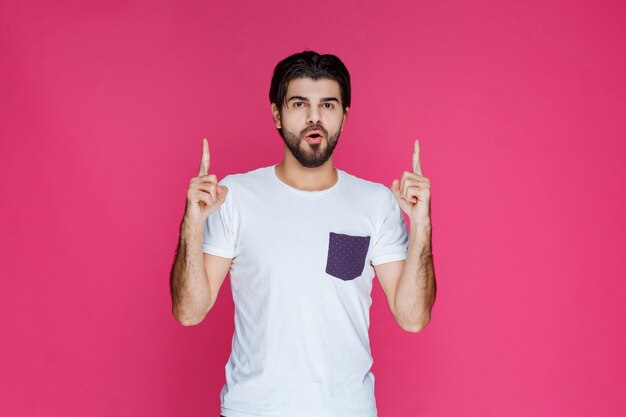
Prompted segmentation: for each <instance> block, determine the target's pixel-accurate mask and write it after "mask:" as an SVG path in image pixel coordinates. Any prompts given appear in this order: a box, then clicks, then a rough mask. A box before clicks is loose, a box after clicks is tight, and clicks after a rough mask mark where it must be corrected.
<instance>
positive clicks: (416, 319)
mask: <svg viewBox="0 0 626 417" xmlns="http://www.w3.org/2000/svg"><path fill="white" fill-rule="evenodd" d="M391 190H392V192H393V194H394V196H395V197H396V201H398V204H399V205H400V208H401V209H402V210H403V211H404V212H405V213H406V214H407V215H408V216H409V219H410V232H409V248H408V253H407V258H406V259H405V260H403V261H397V262H389V263H386V264H382V265H377V266H375V267H374V269H375V271H376V276H377V277H378V279H379V281H380V283H381V286H382V288H383V291H384V292H385V295H386V297H387V302H388V303H389V307H390V309H391V312H392V313H393V315H394V317H395V319H396V322H397V323H398V325H400V327H402V328H403V329H404V330H406V331H410V332H414V333H416V332H419V331H420V330H422V329H423V328H424V327H425V326H426V325H427V324H428V323H429V322H430V316H431V311H432V307H433V304H434V302H435V297H436V293H437V282H436V280H435V270H434V266H433V254H432V239H431V236H432V227H431V221H430V180H428V178H426V177H424V176H423V174H422V168H421V164H420V160H419V141H415V147H414V151H413V172H404V174H403V176H402V180H401V181H398V180H394V181H393V183H392V186H391Z"/></svg>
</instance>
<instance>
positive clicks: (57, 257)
mask: <svg viewBox="0 0 626 417" xmlns="http://www.w3.org/2000/svg"><path fill="white" fill-rule="evenodd" d="M26 3H29V4H26ZM38 3H39V4H38ZM156 3H160V4H156ZM226 3H227V2H219V3H218V2H213V4H211V3H210V2H175V1H170V2H163V1H161V2H151V1H134V2H123V1H116V2H112V1H91V2H81V1H66V2H65V4H61V3H59V2H9V1H5V2H3V4H2V5H1V6H0V33H1V36H0V48H1V52H2V58H1V59H2V64H1V65H0V96H1V97H2V98H1V100H0V106H1V107H0V129H1V142H0V176H1V178H2V182H1V185H0V186H1V189H0V192H1V194H0V195H1V196H2V203H1V204H0V210H1V212H0V214H1V215H0V230H2V233H1V235H2V237H1V239H0V245H1V246H0V249H2V250H1V252H0V253H1V255H0V256H1V260H0V262H1V265H2V291H1V292H0V306H1V307H0V308H2V311H1V314H0V326H1V327H0V331H1V333H0V334H1V336H0V337H1V340H0V375H1V376H0V398H1V399H0V415H2V416H113V415H115V416H209V417H211V416H217V415H218V406H219V389H220V388H221V386H222V384H223V383H224V365H225V363H226V360H227V357H228V354H229V351H230V338H231V335H232V331H233V318H232V315H233V304H232V298H231V294H230V285H229V283H228V280H227V281H226V283H225V286H224V287H223V289H222V291H221V292H220V299H218V303H217V305H216V307H215V308H214V310H212V311H211V313H210V314H209V316H208V317H207V318H206V319H205V321H204V322H203V323H202V324H201V325H199V326H196V327H188V328H186V327H183V326H181V325H180V324H178V323H177V322H176V321H175V320H174V318H173V316H172V314H171V310H170V309H171V304H170V296H169V287H168V280H169V270H170V266H171V263H172V260H173V256H174V251H175V248H176V241H177V237H178V225H179V222H180V219H181V216H182V214H183V210H184V203H185V193H186V189H187V186H188V183H189V179H190V178H191V177H192V176H195V175H196V174H197V169H198V164H199V162H200V152H201V140H202V137H203V136H207V137H208V138H209V141H210V146H211V155H212V168H213V172H214V173H216V174H217V175H218V177H220V178H221V177H222V176H224V175H226V174H228V173H235V172H245V171H247V170H250V169H253V168H256V167H260V166H263V165H268V164H271V163H275V162H278V161H279V160H280V158H281V151H282V141H281V140H280V138H279V137H278V135H277V134H276V133H275V131H274V128H273V125H272V121H271V115H270V112H269V103H268V99H267V91H268V87H269V81H270V76H271V71H272V69H273V67H274V65H275V64H276V63H277V62H278V60H280V59H282V58H283V57H285V56H287V55H288V54H291V53H294V52H298V51H302V50H303V49H305V48H307V49H314V50H317V51H319V52H322V53H326V52H328V53H334V54H337V55H338V56H340V57H341V58H342V59H343V60H344V62H345V63H346V65H347V66H348V68H349V69H350V71H351V74H352V77H353V89H354V93H353V105H352V109H351V112H350V115H349V119H348V122H347V124H346V129H345V130H344V132H343V135H342V137H341V141H340V144H339V146H338V147H337V149H336V158H335V162H336V165H337V166H338V167H340V168H342V169H344V170H347V171H348V172H351V173H353V174H356V175H358V176H361V177H364V178H366V179H370V180H374V181H378V182H382V183H384V184H387V185H389V184H390V183H391V181H392V180H393V178H395V177H399V176H400V174H401V172H402V171H403V170H406V169H410V167H411V152H412V145H413V140H414V139H415V138H419V139H420V141H421V150H422V167H423V169H424V175H425V176H427V177H428V178H430V180H431V182H432V221H433V245H434V256H435V268H436V273H437V279H438V287H439V294H438V299H437V302H436V304H435V307H434V310H433V318H432V321H431V323H430V324H429V325H428V327H427V328H426V329H425V330H424V331H423V332H421V333H418V334H411V333H407V332H404V331H402V330H401V329H400V328H399V327H398V326H397V325H396V324H395V322H394V321H393V318H392V316H391V313H390V312H389V311H388V308H387V306H386V304H385V300H384V296H383V293H382V290H381V288H380V285H379V284H378V282H377V281H376V283H375V288H374V294H373V297H374V305H373V307H372V311H371V314H372V325H371V329H370V330H371V333H370V335H371V340H372V349H373V355H374V361H375V362H374V373H375V375H376V393H377V402H378V409H379V413H380V416H382V417H395V416H398V417H405V416H432V417H454V416H509V417H517V416H590V415H593V416H609V415H611V416H617V415H624V414H625V413H626V399H625V398H626V397H625V396H624V395H623V390H624V381H625V376H626V338H625V337H624V335H623V329H624V323H625V321H626V309H625V307H624V306H625V302H626V295H625V294H626V284H625V280H624V279H625V278H626V273H625V272H626V268H625V266H626V261H625V259H626V256H624V252H625V249H626V244H625V243H626V242H625V239H624V234H625V232H626V225H625V222H624V212H625V207H624V202H625V200H626V195H625V185H626V184H625V178H626V168H625V164H624V162H625V156H626V143H625V137H626V124H625V121H624V119H625V118H624V115H625V114H626V98H625V94H624V92H625V91H626V88H625V87H626V77H625V74H626V30H625V29H624V28H625V27H626V7H625V6H624V2H620V1H603V2H592V1H590V0H587V1H578V2H566V1H554V0H552V1H532V2H526V1H525V2H521V1H520V2H502V1H472V2H459V1H441V0H439V1H418V2H416V1H400V2H398V1H394V2H368V3H369V4H368V5H365V6H364V5H363V4H364V3H365V2H362V1H350V2H337V1H325V0H323V1H317V2H309V3H305V2H293V1H284V2H273V3H274V4H273V5H269V3H268V2H245V3H246V4H245V5H243V6H241V5H240V6H237V7H235V6H232V7H229V6H224V5H225V4H226ZM218 4H219V5H218Z"/></svg>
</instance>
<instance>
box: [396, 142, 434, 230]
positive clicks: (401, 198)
mask: <svg viewBox="0 0 626 417" xmlns="http://www.w3.org/2000/svg"><path fill="white" fill-rule="evenodd" d="M412 165H413V172H410V171H405V172H404V173H403V174H402V177H401V179H400V180H394V181H393V183H392V184H391V191H392V192H393V195H394V197H395V198H396V201H397V202H398V204H399V205H400V208H401V209H402V211H404V212H405V213H406V214H407V215H408V216H409V218H410V219H411V220H414V221H416V222H417V223H418V224H421V223H424V222H427V221H430V180H429V179H428V178H426V177H425V176H424V174H423V173H422V165H421V162H420V145H419V140H416V141H415V144H414V147H413V158H412Z"/></svg>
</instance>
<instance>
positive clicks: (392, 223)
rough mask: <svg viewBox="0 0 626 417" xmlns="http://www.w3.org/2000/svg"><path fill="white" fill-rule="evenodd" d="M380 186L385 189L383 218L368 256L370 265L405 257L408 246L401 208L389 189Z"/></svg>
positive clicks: (406, 230) (407, 236)
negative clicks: (370, 253)
mask: <svg viewBox="0 0 626 417" xmlns="http://www.w3.org/2000/svg"><path fill="white" fill-rule="evenodd" d="M382 187H383V188H384V189H385V190H384V193H383V201H384V203H383V205H382V210H383V212H382V213H381V216H380V218H382V219H383V220H382V224H380V226H379V232H378V234H377V235H376V239H375V241H374V248H373V250H372V255H371V257H370V262H371V264H372V265H380V264H384V263H387V262H393V261H401V260H403V259H406V254H407V251H408V247H409V233H408V229H407V225H406V221H405V220H404V215H403V214H402V210H401V209H400V206H399V205H398V202H397V201H396V199H395V198H394V196H393V193H392V192H391V190H390V189H389V188H387V187H385V186H382Z"/></svg>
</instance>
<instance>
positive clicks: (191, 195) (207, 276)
mask: <svg viewBox="0 0 626 417" xmlns="http://www.w3.org/2000/svg"><path fill="white" fill-rule="evenodd" d="M209 164H210V156H209V145H208V142H207V141H206V139H204V140H203V153H202V162H201V164H200V171H199V173H198V176H197V177H195V178H192V179H191V181H190V183H189V189H188V191H187V205H186V209H185V215H184V216H183V221H182V222H181V225H180V237H179V240H178V248H177V250H176V259H175V260H174V265H173V266H172V271H171V273H170V292H171V295H172V312H173V314H174V317H175V318H176V320H178V321H179V322H180V323H181V324H183V325H185V326H193V325H196V324H198V323H200V322H201V321H202V320H204V317H206V315H207V313H208V312H209V310H211V308H212V307H213V304H215V300H216V299H217V294H218V292H219V289H220V287H221V286H222V283H223V282H224V278H225V277H226V274H227V273H228V270H229V269H230V264H231V261H232V260H231V259H230V258H225V257H219V256H215V255H209V254H205V253H204V252H203V250H202V246H203V234H204V225H205V223H206V219H207V218H208V216H210V215H211V214H212V213H215V212H216V211H217V210H218V209H219V206H221V205H222V203H224V201H225V199H226V196H227V194H228V188H227V187H224V186H218V185H217V177H216V176H215V175H209V174H208V172H207V171H208V168H209ZM214 215H215V214H214Z"/></svg>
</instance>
